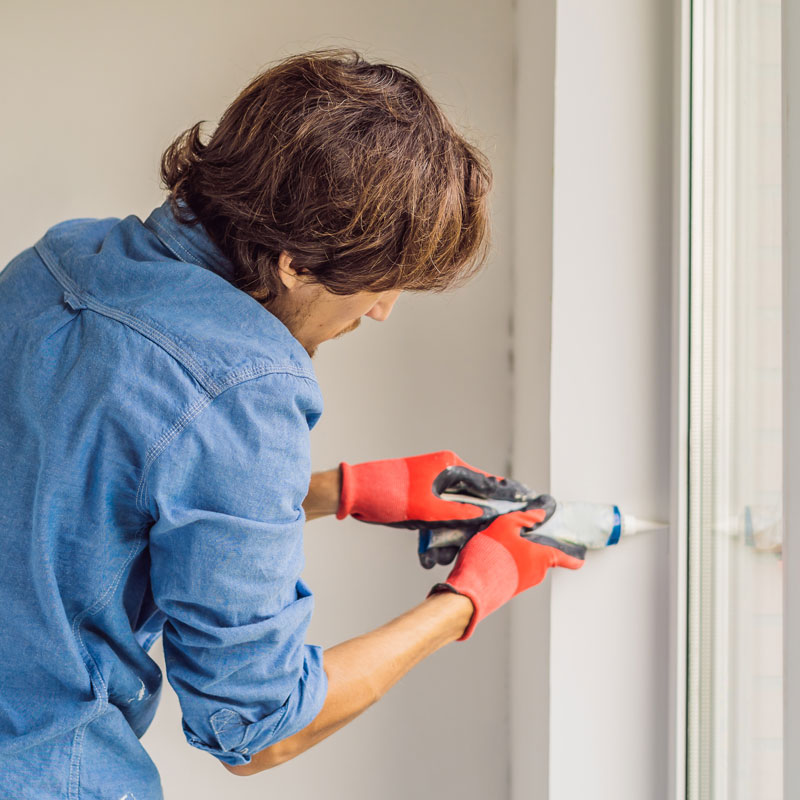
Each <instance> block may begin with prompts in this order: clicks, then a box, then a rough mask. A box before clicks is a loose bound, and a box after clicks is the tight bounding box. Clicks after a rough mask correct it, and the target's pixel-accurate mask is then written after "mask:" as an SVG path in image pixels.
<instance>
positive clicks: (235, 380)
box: [217, 364, 317, 394]
mask: <svg viewBox="0 0 800 800" xmlns="http://www.w3.org/2000/svg"><path fill="white" fill-rule="evenodd" d="M265 375H292V376H293V377H295V378H303V379H304V380H306V381H309V382H310V383H313V384H314V385H315V386H316V385H317V379H316V378H315V377H313V376H312V375H309V373H308V372H307V371H306V370H304V369H303V368H302V367H298V366H295V365H294V364H269V365H261V366H254V367H242V368H241V369H238V370H235V371H234V372H231V373H229V374H228V375H226V376H225V378H224V379H223V380H221V381H217V386H218V387H219V390H220V394H222V392H224V391H225V390H226V389H230V388H231V387H232V386H236V385H237V384H239V383H246V382H247V381H250V380H253V379H254V378H261V377H263V376H265Z"/></svg>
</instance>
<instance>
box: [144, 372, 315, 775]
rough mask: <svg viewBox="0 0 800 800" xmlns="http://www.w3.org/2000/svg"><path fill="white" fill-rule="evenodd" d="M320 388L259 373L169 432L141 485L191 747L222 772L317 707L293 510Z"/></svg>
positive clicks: (304, 486)
mask: <svg viewBox="0 0 800 800" xmlns="http://www.w3.org/2000/svg"><path fill="white" fill-rule="evenodd" d="M317 398H318V389H317V387H316V384H313V382H310V381H308V380H307V379H304V378H299V377H296V376H294V375H290V374H284V373H278V374H270V375H266V376H262V377H260V378H257V379H254V380H250V381H247V382H246V383H243V384H239V385H237V386H234V387H232V388H230V389H227V390H226V391H224V392H223V393H222V394H220V395H219V396H218V397H216V398H215V399H214V400H213V401H210V402H209V403H208V404H207V406H206V407H204V408H202V410H200V411H199V412H197V413H195V414H194V416H193V418H192V419H191V420H190V421H189V422H188V423H186V424H185V425H184V426H183V427H182V428H181V429H180V430H179V431H177V432H176V433H175V435H174V436H173V438H172V439H171V441H169V443H168V444H167V445H166V446H165V447H164V449H163V451H162V452H161V453H159V454H158V455H157V457H156V458H155V460H154V461H153V463H152V466H151V467H150V469H149V471H148V475H147V484H146V485H147V495H146V502H147V503H148V506H149V508H150V511H151V514H152V515H153V518H154V520H155V522H154V524H153V525H152V527H151V529H150V543H149V544H150V556H151V569H150V577H151V583H152V589H153V596H154V598H155V601H156V603H157V605H158V606H159V608H160V609H161V610H162V611H163V612H164V614H165V615H166V618H167V619H166V622H165V624H164V634H163V635H164V655H165V660H166V666H167V678H168V680H169V682H170V684H171V685H172V687H173V688H174V689H175V691H176V693H177V695H178V698H179V700H180V704H181V711H182V714H183V730H184V733H185V735H186V739H187V741H188V742H189V743H190V744H192V745H194V746H195V747H198V748H200V749H202V750H207V751H208V752H210V753H213V754H214V755H215V756H217V758H219V759H220V760H222V761H224V762H226V763H228V764H234V765H235V764H246V763H248V762H249V761H250V757H251V755H252V754H253V753H256V752H258V751H259V750H262V749H263V748H265V747H268V746H269V745H270V744H272V743H274V742H276V741H279V740H281V739H284V738H286V737H287V736H291V735H292V734H293V733H296V732H297V731H299V730H301V729H302V728H304V727H305V726H306V725H308V724H309V723H310V722H311V721H312V720H313V719H314V717H316V715H317V714H318V713H319V711H320V709H321V707H322V704H323V702H324V700H325V694H326V691H327V680H326V676H325V671H324V670H323V666H322V651H321V649H320V648H319V647H315V646H311V645H306V644H305V643H304V640H305V633H306V629H307V627H308V623H309V621H310V618H311V613H312V608H313V597H312V595H311V592H310V591H309V589H308V587H307V586H306V585H305V584H304V583H303V581H302V580H301V579H300V574H301V572H302V568H303V563H304V559H303V523H304V514H303V509H302V501H303V499H304V497H305V495H306V492H307V490H308V481H309V477H310V455H309V441H308V431H309V428H310V427H311V426H312V425H313V424H314V422H315V421H316V418H317V417H318V416H319V410H318V400H317Z"/></svg>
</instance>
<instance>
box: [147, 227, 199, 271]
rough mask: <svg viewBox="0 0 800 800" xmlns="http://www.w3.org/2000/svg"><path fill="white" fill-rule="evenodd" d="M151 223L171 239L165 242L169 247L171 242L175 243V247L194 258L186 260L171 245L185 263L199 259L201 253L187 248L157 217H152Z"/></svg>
mask: <svg viewBox="0 0 800 800" xmlns="http://www.w3.org/2000/svg"><path fill="white" fill-rule="evenodd" d="M150 224H151V225H152V226H153V227H154V228H158V232H159V233H161V234H162V235H163V236H166V237H167V239H169V242H164V244H165V245H167V247H169V244H170V242H171V243H172V244H174V245H175V247H177V248H178V249H179V250H182V251H183V252H184V253H185V254H186V255H187V256H188V257H189V258H190V259H192V261H191V262H186V259H185V258H184V257H183V256H182V255H181V254H180V253H177V252H175V250H174V249H173V248H172V247H169V249H170V250H172V252H173V253H174V254H175V256H176V257H177V258H179V259H180V260H181V261H183V262H185V263H192V264H194V263H195V262H196V261H197V260H199V254H197V253H192V252H191V251H190V250H187V249H186V247H185V246H184V244H183V243H182V242H181V241H180V240H179V239H177V238H176V237H175V236H173V235H172V234H171V233H170V232H169V231H168V230H167V229H166V228H165V227H164V226H163V225H162V224H161V223H160V222H159V221H158V220H157V219H155V218H151V219H150ZM201 266H202V265H201Z"/></svg>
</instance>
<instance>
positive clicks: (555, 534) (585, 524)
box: [420, 498, 666, 552]
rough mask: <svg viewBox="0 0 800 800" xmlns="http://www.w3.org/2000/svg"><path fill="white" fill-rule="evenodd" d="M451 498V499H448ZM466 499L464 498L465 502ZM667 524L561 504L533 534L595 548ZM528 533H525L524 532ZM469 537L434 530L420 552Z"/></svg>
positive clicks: (501, 507) (603, 507) (610, 508)
mask: <svg viewBox="0 0 800 800" xmlns="http://www.w3.org/2000/svg"><path fill="white" fill-rule="evenodd" d="M448 499H449V498H448ZM465 501H466V498H464V499H463V500H461V502H465ZM481 503H482V504H483V505H489V506H492V507H493V508H496V510H497V511H499V512H500V513H501V514H502V513H507V512H508V511H513V510H517V509H516V508H511V507H510V506H511V505H512V504H510V503H505V502H503V501H493V500H481ZM664 527H666V526H665V525H664V523H661V522H652V521H650V520H643V519H639V518H638V517H634V516H632V515H631V514H624V513H622V511H620V508H619V506H616V505H607V504H604V503H585V502H570V503H557V505H556V510H555V512H554V513H553V516H552V517H550V519H548V520H547V522H543V523H542V524H541V525H537V526H536V528H535V529H534V530H533V531H530V536H531V537H539V536H548V537H550V538H551V539H557V540H558V541H560V542H565V543H567V544H577V545H582V546H584V547H588V548H590V549H593V550H600V549H602V548H604V547H610V546H611V545H615V544H617V543H618V542H619V540H620V539H621V538H622V537H623V536H631V535H632V534H635V533H641V532H642V531H647V530H656V529H658V528H664ZM522 536H525V532H524V531H523V532H522ZM468 538H469V536H468V535H467V534H465V533H464V532H463V531H460V530H457V529H456V530H443V529H440V530H433V531H428V532H426V536H425V537H421V538H420V552H422V551H423V550H425V549H430V548H433V547H448V546H454V545H455V546H459V547H460V546H462V545H463V544H464V543H465V542H466V541H467V539H468Z"/></svg>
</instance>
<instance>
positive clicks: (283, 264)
mask: <svg viewBox="0 0 800 800" xmlns="http://www.w3.org/2000/svg"><path fill="white" fill-rule="evenodd" d="M278 276H279V277H280V279H281V283H282V284H283V285H284V287H285V288H286V289H287V290H288V291H290V292H291V291H292V289H294V288H295V287H296V286H297V285H298V284H299V283H301V281H300V276H299V275H298V274H297V272H295V269H294V267H293V266H292V257H291V256H290V255H289V254H288V253H287V252H286V251H285V250H281V254H280V255H279V256H278Z"/></svg>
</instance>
